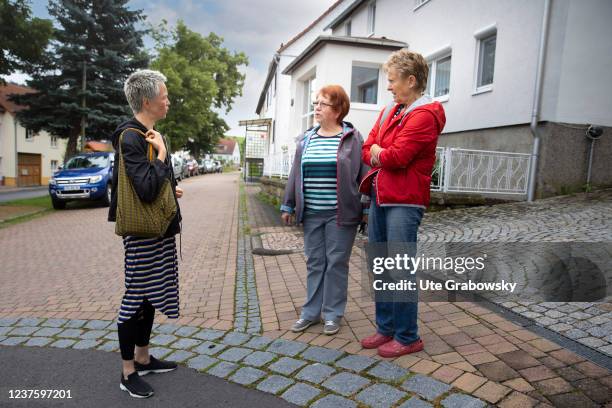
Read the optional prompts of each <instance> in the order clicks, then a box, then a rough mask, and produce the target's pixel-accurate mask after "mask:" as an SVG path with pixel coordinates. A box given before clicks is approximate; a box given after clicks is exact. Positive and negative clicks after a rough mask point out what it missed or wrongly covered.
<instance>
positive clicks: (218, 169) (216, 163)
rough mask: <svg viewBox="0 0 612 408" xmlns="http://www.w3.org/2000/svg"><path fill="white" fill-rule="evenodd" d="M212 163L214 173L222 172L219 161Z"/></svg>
mask: <svg viewBox="0 0 612 408" xmlns="http://www.w3.org/2000/svg"><path fill="white" fill-rule="evenodd" d="M213 163H214V164H215V173H221V172H223V165H222V164H221V162H220V161H218V160H215V161H214V162H213Z"/></svg>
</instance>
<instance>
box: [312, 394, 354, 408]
mask: <svg viewBox="0 0 612 408" xmlns="http://www.w3.org/2000/svg"><path fill="white" fill-rule="evenodd" d="M310 407H311V408H357V404H355V402H354V401H351V400H349V399H346V398H343V397H340V396H338V395H328V396H326V397H323V398H321V399H318V400H316V401H315V402H314V403H313V404H312V405H311V406H310Z"/></svg>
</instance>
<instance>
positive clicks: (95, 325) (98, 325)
mask: <svg viewBox="0 0 612 408" xmlns="http://www.w3.org/2000/svg"><path fill="white" fill-rule="evenodd" d="M111 324H113V322H110V321H108V320H90V321H88V322H87V324H85V328H86V329H91V330H104V329H106V328H107V327H108V326H110V325H111Z"/></svg>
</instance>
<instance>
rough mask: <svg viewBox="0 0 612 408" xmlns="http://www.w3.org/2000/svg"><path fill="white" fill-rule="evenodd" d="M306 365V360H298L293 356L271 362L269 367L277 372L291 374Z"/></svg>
mask: <svg viewBox="0 0 612 408" xmlns="http://www.w3.org/2000/svg"><path fill="white" fill-rule="evenodd" d="M304 365H306V362H305V361H302V360H296V359H295V358H291V357H282V358H280V359H279V360H278V361H275V362H274V363H272V364H270V366H269V367H268V368H269V369H270V370H272V371H275V372H277V373H281V374H285V375H289V374H291V373H292V372H294V371H295V370H297V369H299V368H301V367H303V366H304Z"/></svg>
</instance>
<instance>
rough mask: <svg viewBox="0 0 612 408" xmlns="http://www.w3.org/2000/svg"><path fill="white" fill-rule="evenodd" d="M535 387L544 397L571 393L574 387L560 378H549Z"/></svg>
mask: <svg viewBox="0 0 612 408" xmlns="http://www.w3.org/2000/svg"><path fill="white" fill-rule="evenodd" d="M535 386H536V387H537V388H538V389H539V390H540V391H541V392H542V394H544V395H556V394H564V393H566V392H571V391H573V390H574V387H572V386H571V385H570V383H568V382H567V381H565V380H564V379H563V378H561V377H556V378H550V379H548V380H544V381H540V382H538V383H535ZM599 387H601V385H599Z"/></svg>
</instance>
